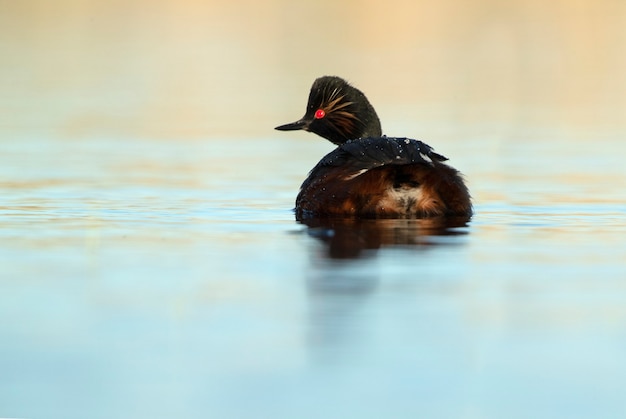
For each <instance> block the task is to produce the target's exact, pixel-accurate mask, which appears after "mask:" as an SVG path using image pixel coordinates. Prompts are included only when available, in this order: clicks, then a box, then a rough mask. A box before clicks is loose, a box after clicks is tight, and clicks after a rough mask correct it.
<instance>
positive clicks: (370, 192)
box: [276, 76, 472, 219]
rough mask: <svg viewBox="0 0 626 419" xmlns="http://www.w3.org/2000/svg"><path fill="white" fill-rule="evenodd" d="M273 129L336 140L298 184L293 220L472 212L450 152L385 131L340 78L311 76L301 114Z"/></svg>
mask: <svg viewBox="0 0 626 419" xmlns="http://www.w3.org/2000/svg"><path fill="white" fill-rule="evenodd" d="M276 129H277V130H280V131H292V130H299V129H303V130H305V131H310V132H314V133H316V134H318V135H320V136H322V137H324V138H326V139H327V140H330V141H331V142H332V143H334V144H337V145H338V147H337V148H336V149H335V150H334V151H332V152H331V153H329V154H327V155H326V156H325V157H324V158H323V159H322V160H320V162H319V163H318V164H317V165H316V166H315V167H314V168H313V170H311V172H310V173H309V176H308V178H307V179H306V180H305V181H304V183H303V184H302V187H301V188H300V193H299V194H298V197H297V198H296V216H297V218H298V219H306V218H310V217H326V216H355V217H368V218H400V217H402V218H404V217H433V216H447V215H449V216H470V215H471V214H472V204H471V201H470V195H469V191H468V190H467V187H466V186H465V183H464V182H463V179H462V177H461V175H460V174H459V172H458V171H457V170H456V169H454V168H452V167H450V166H448V165H446V164H444V163H443V162H444V161H445V160H447V158H446V157H444V156H442V155H441V154H437V153H435V152H434V151H433V149H432V148H431V147H430V146H428V145H427V144H424V143H423V142H421V141H418V140H413V139H410V138H396V137H386V136H383V135H382V130H381V127H380V121H379V119H378V116H377V115H376V111H375V110H374V108H373V107H372V105H371V104H370V103H369V101H368V100H367V98H366V97H365V95H364V94H363V93H362V92H361V91H359V90H358V89H356V88H355V87H353V86H351V85H350V84H348V83H347V82H346V81H345V80H343V79H341V78H339V77H333V76H325V77H320V78H318V79H317V80H315V82H314V83H313V86H312V87H311V93H310V94H309V101H308V104H307V109H306V113H305V115H304V117H302V118H301V119H300V120H299V121H296V122H293V123H291V124H286V125H281V126H279V127H276Z"/></svg>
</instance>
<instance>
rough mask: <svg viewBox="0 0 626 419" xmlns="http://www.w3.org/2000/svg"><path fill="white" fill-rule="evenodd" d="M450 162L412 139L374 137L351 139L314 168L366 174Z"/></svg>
mask: <svg viewBox="0 0 626 419" xmlns="http://www.w3.org/2000/svg"><path fill="white" fill-rule="evenodd" d="M445 160H448V159H447V158H446V157H444V156H442V155H441V154H437V153H435V152H434V151H433V149H432V147H430V146H429V145H428V144H424V143H423V142H421V141H418V140H413V139H410V138H394V137H373V138H359V139H356V140H350V141H348V142H346V143H344V144H342V145H340V146H339V147H337V148H336V149H335V150H334V151H332V152H330V153H329V154H327V155H326V156H325V157H324V158H323V159H322V160H320V162H319V163H318V164H317V166H315V168H314V169H313V170H315V169H317V168H318V167H319V166H324V167H328V166H331V167H338V166H341V168H342V169H344V170H345V171H346V172H354V173H357V172H363V171H366V170H369V169H373V168H375V167H380V166H384V165H405V164H412V163H422V164H432V163H433V162H435V161H445Z"/></svg>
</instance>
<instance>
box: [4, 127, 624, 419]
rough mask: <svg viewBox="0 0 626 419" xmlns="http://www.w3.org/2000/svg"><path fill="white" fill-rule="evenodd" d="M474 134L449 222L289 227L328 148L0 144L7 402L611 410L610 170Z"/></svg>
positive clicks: (618, 339)
mask: <svg viewBox="0 0 626 419" xmlns="http://www.w3.org/2000/svg"><path fill="white" fill-rule="evenodd" d="M480 141H481V140H480V139H476V140H475V141H473V142H472V143H471V144H467V145H462V144H461V145H456V144H455V145H452V144H445V143H444V144H442V145H441V146H438V150H441V151H442V152H443V153H444V154H449V155H454V154H456V155H457V156H458V157H456V158H454V157H453V160H452V163H453V164H455V165H456V166H458V167H459V168H461V169H463V171H464V172H465V173H466V176H467V177H468V180H469V182H470V187H471V189H472V193H473V195H474V197H475V202H476V207H475V209H476V215H475V216H474V217H473V219H472V220H471V221H470V222H469V223H468V224H467V225H460V226H457V227H454V228H451V229H447V230H446V229H443V230H437V229H435V230H433V229H432V228H431V227H432V226H430V225H428V223H425V222H422V221H419V220H412V221H411V220H409V221H407V220H400V221H397V220H385V221H381V222H376V223H366V224H365V225H358V226H339V227H338V226H335V227H334V228H329V227H328V226H326V227H324V226H321V227H313V228H308V227H307V226H304V225H301V224H298V223H297V222H295V220H294V215H293V212H292V211H291V208H292V206H293V200H294V197H295V195H296V193H297V188H298V186H299V183H300V182H301V180H302V179H303V178H304V176H305V175H306V172H307V171H308V170H309V168H310V167H312V165H313V164H314V163H315V161H316V160H317V159H318V158H319V157H321V155H323V153H324V152H326V151H327V150H329V149H330V147H331V146H330V145H329V144H325V143H324V142H320V141H313V140H312V141H300V142H294V141H293V140H292V139H284V140H283V139H272V138H264V139H250V140H245V139H243V140H232V141H216V140H208V141H181V142H172V141H157V140H138V139H134V140H133V139H129V140H128V141H123V142H121V143H120V142H116V141H112V140H110V139H107V138H103V139H100V140H95V139H94V140H88V141H83V142H74V141H69V140H55V139H43V138H33V139H31V140H30V141H20V142H10V143H9V142H6V143H5V144H3V151H2V160H3V165H2V166H1V167H0V175H1V178H2V181H1V184H2V189H3V190H4V192H3V196H2V198H1V201H0V202H1V204H0V239H1V240H0V266H1V267H2V268H1V271H2V274H1V277H0V278H1V279H0V288H1V291H0V316H1V318H2V319H3V321H2V322H1V323H0V341H1V342H2V344H1V345H0V371H1V373H0V415H1V416H3V417H25V418H40V417H41V418H43V417H47V418H79V417H80V418H83V417H91V418H105V417H107V418H108V417H220V418H222V417H224V418H225V417H229V418H230V417H232V418H244V417H250V418H253V417H254V418H257V417H268V418H270V417H271V418H275V417H285V418H290V417H311V418H318V417H360V418H369V417H371V418H379V417H431V418H435V417H437V418H438V417H441V418H451V417H454V418H457V417H481V418H482V417H484V418H501V417H508V418H528V417H550V418H553V417H567V418H573V417H580V418H583V417H602V418H613V417H614V418H618V417H624V415H626V401H625V400H624V397H623V394H624V393H623V387H624V386H623V377H624V376H626V358H625V357H624V356H623V355H624V351H625V350H626V329H625V327H624V325H625V324H626V304H625V302H626V279H625V278H626V223H625V222H624V219H625V216H626V207H625V206H624V201H623V198H622V197H621V195H620V194H621V193H622V192H621V191H622V187H621V186H620V185H621V183H620V184H619V185H618V184H615V182H608V181H606V182H605V180H606V179H614V180H615V179H618V178H619V176H621V179H624V177H623V175H624V174H625V173H624V168H623V167H619V166H615V165H612V164H594V163H593V162H594V161H597V158H598V157H600V156H599V155H595V156H594V155H593V153H594V151H593V150H592V151H590V152H591V153H592V155H591V156H590V155H589V150H587V151H586V152H585V153H583V151H582V150H578V149H573V150H570V151H569V152H567V153H565V154H564V156H563V157H562V158H561V160H560V161H561V163H554V162H553V160H554V159H553V157H552V153H551V151H552V150H551V148H550V147H553V148H558V147H560V145H559V144H560V143H559V142H558V141H556V142H555V143H554V144H553V145H552V146H546V144H544V143H540V142H538V143H534V144H533V143H530V144H528V148H529V154H530V155H532V156H534V157H533V160H532V163H531V162H529V161H528V160H527V159H526V158H525V157H520V156H519V154H518V153H510V152H508V151H504V152H500V153H499V154H498V157H499V161H498V162H497V163H494V160H492V159H489V160H487V159H486V161H485V162H484V163H481V162H480V161H478V159H479V157H478V156H477V153H471V152H470V151H469V148H471V147H479V148H482V149H483V150H488V149H489V144H488V142H485V143H481V142H480ZM453 146H454V147H457V150H458V151H457V152H456V153H454V152H448V150H447V149H449V148H451V147H453ZM442 148H443V149H442ZM242 151H245V152H242ZM595 152H596V153H604V152H599V151H595ZM487 154H488V153H487ZM483 155H484V154H483ZM605 157H606V158H605V160H604V161H605V162H609V163H611V162H613V161H616V160H619V159H621V157H620V158H618V157H616V156H615V155H612V154H611V153H606V156H605ZM587 159H589V160H587ZM584 161H590V162H591V163H590V164H589V165H587V166H579V165H578V163H579V162H584ZM498 167H500V168H508V169H506V170H504V169H502V170H500V169H498ZM616 176H618V177H616ZM548 197H550V199H548ZM603 197H604V198H605V199H602V198H603Z"/></svg>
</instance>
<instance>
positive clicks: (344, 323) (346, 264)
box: [301, 217, 468, 363]
mask: <svg viewBox="0 0 626 419" xmlns="http://www.w3.org/2000/svg"><path fill="white" fill-rule="evenodd" d="M301 222H302V223H303V224H305V225H307V227H308V229H307V233H308V234H309V235H310V236H312V237H314V238H315V239H317V240H318V241H319V242H321V243H322V244H323V245H322V248H321V249H320V246H315V247H314V249H315V250H314V252H313V253H312V254H311V256H312V259H311V261H312V263H311V267H310V269H309V271H308V273H307V290H308V301H309V325H308V333H307V342H308V345H309V346H310V348H311V356H312V357H313V359H314V360H315V361H316V362H323V363H327V362H331V363H335V362H339V363H343V362H346V361H347V360H349V359H351V358H352V356H353V355H354V354H355V353H358V352H359V351H360V348H361V346H362V342H363V341H364V340H367V339H368V337H367V335H368V334H369V332H368V330H369V326H368V325H369V322H371V321H372V322H373V321H374V320H373V319H372V316H374V314H372V312H371V307H370V304H369V303H370V302H371V301H372V299H371V297H372V296H374V295H375V294H376V291H377V290H378V289H379V286H380V279H381V278H380V274H381V271H382V270H384V269H383V268H382V267H381V262H382V261H385V260H388V259H386V258H378V257H375V256H376V255H377V253H378V250H379V249H383V248H393V247H398V248H400V247H401V248H404V249H407V248H414V249H415V250H425V249H433V250H434V248H439V247H437V245H440V244H446V245H452V244H459V243H460V241H459V240H457V239H456V238H452V237H451V236H459V235H463V234H467V229H466V228H463V227H466V226H467V222H468V218H466V217H464V218H452V219H451V218H429V219H376V220H364V219H337V218H335V219H328V218H326V219H319V218H317V219H308V220H306V221H301ZM449 239H451V240H449ZM320 250H321V251H320ZM398 256H399V259H398V258H395V259H394V260H396V261H399V260H402V258H404V257H407V255H406V253H403V254H402V256H400V255H398ZM408 258H409V259H407V264H408V265H407V266H414V263H415V258H412V257H410V256H408ZM411 269H413V268H411Z"/></svg>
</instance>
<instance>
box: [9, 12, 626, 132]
mask: <svg viewBox="0 0 626 419" xmlns="http://www.w3.org/2000/svg"><path fill="white" fill-rule="evenodd" d="M0 56H1V57H2V65H1V66H0V112H1V114H2V116H1V118H2V121H1V122H0V123H1V127H2V131H3V132H4V133H5V135H3V136H6V137H15V136H16V135H18V136H19V135H26V136H27V135H41V134H46V135H54V136H58V137H61V138H87V137H92V136H95V137H102V136H106V137H110V138H129V137H130V138H132V137H145V138H172V139H185V138H204V139H206V138H226V137H258V136H265V137H267V136H270V135H274V133H273V132H272V131H271V129H272V128H273V127H274V126H276V125H278V124H280V123H285V122H289V121H290V120H293V119H296V118H298V117H300V116H301V114H302V113H303V112H304V106H305V101H306V97H307V95H308V89H309V87H310V84H311V82H312V81H313V79H314V78H315V77H318V76H320V75H324V74H334V75H339V76H343V77H345V78H347V79H348V80H350V81H351V82H353V83H354V84H355V85H356V86H357V87H359V88H361V89H362V90H363V91H365V93H366V94H367V95H368V96H369V97H370V100H371V101H372V103H373V104H374V106H375V107H376V108H377V110H378V112H379V114H380V116H381V119H382V121H383V127H384V128H385V127H391V128H393V129H390V130H389V131H391V132H389V133H390V134H395V135H413V136H419V135H420V133H419V132H413V131H412V132H404V133H403V132H397V131H398V130H399V129H398V128H397V127H398V125H399V124H405V126H406V128H407V129H411V130H415V131H418V130H419V126H420V125H424V124H425V123H426V121H436V122H438V123H442V124H461V125H465V126H466V127H467V126H470V125H472V124H476V123H480V124H494V126H507V127H511V129H516V128H519V127H523V126H535V127H541V126H550V127H559V126H561V127H570V128H571V129H588V130H590V131H601V130H609V131H611V130H612V131H614V130H615V129H616V128H618V127H620V129H623V127H624V117H625V116H626V2H624V1H621V0H600V1H597V0H574V1H572V0H554V1H550V2H546V1H544V0H524V1H506V2H503V1H499V0H473V1H458V0H443V1H437V2H433V1H425V0H424V1H402V0H392V1H387V2H380V1H372V0H367V1H344V2H336V1H329V0H318V1H315V2H293V1H286V0H267V1H263V2H258V1H250V0H244V1H232V2H231V1H195V0H194V1H190V0H187V1H165V0H161V1H145V0H131V1H106V2H104V1H90V0H60V1H47V0H27V1H2V2H0ZM5 139H6V138H5Z"/></svg>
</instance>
